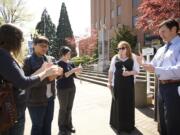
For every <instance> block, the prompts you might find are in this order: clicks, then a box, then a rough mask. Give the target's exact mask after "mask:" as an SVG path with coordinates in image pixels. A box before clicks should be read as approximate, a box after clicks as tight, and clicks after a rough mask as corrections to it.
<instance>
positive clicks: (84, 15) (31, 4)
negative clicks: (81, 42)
mask: <svg viewBox="0 0 180 135" xmlns="http://www.w3.org/2000/svg"><path fill="white" fill-rule="evenodd" d="M26 2H27V3H26V5H27V10H28V12H30V13H31V14H32V15H33V19H32V20H31V21H29V22H28V23H26V24H25V27H26V28H25V29H26V33H28V32H31V31H33V30H34V28H35V26H36V24H37V23H38V22H39V21H40V19H41V14H42V12H43V10H44V9H45V8H46V9H47V11H48V14H49V15H50V17H51V20H52V21H53V23H54V24H55V25H56V27H57V25H58V21H59V17H60V9H61V4H62V2H65V5H66V9H67V12H68V16H69V20H70V23H71V27H72V30H73V33H74V35H75V36H83V35H86V34H87V30H89V29H90V0H26Z"/></svg>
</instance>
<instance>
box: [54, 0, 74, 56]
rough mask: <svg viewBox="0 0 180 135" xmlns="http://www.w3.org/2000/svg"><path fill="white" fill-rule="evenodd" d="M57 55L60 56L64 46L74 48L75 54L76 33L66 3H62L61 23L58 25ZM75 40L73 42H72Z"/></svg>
mask: <svg viewBox="0 0 180 135" xmlns="http://www.w3.org/2000/svg"><path fill="white" fill-rule="evenodd" d="M56 38H57V39H56V46H57V48H56V49H57V50H56V55H57V57H58V54H59V49H60V48H61V47H62V46H68V47H70V48H71V50H72V56H75V55H76V53H75V42H74V35H73V31H72V29H71V24H70V21H69V17H68V13H67V10H66V6H65V3H64V2H63V3H62V6H61V12H60V18H59V24H58V27H57V33H56ZM72 41H73V42H72Z"/></svg>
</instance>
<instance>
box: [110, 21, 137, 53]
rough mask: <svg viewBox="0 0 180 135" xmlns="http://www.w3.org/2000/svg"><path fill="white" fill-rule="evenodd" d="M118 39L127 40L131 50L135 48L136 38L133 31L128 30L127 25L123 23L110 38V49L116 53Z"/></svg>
mask: <svg viewBox="0 0 180 135" xmlns="http://www.w3.org/2000/svg"><path fill="white" fill-rule="evenodd" d="M120 41H127V42H128V43H129V44H130V45H131V48H132V50H134V49H135V47H136V43H137V38H136V36H135V35H133V33H132V32H131V31H130V30H129V28H128V26H125V25H123V26H122V27H120V28H118V30H117V31H115V36H114V37H113V38H112V39H111V42H110V49H111V50H113V53H116V48H117V45H118V43H119V42H120Z"/></svg>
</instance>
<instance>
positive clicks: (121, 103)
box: [108, 41, 139, 134]
mask: <svg viewBox="0 0 180 135" xmlns="http://www.w3.org/2000/svg"><path fill="white" fill-rule="evenodd" d="M117 50H118V54H116V55H115V56H114V57H113V58H112V60H111V65H110V69H109V76H108V87H109V88H110V90H111V91H112V93H113V98H112V105H111V115H110V126H111V127H112V129H113V130H114V131H115V132H116V133H117V134H119V133H120V132H128V133H129V132H131V131H132V130H133V129H134V123H135V122H134V75H136V74H138V72H139V66H138V63H137V61H136V58H135V57H136V56H135V55H134V54H132V52H131V47H130V45H129V43H128V42H126V41H121V42H120V43H119V44H118V48H117Z"/></svg>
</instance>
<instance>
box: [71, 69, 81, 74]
mask: <svg viewBox="0 0 180 135" xmlns="http://www.w3.org/2000/svg"><path fill="white" fill-rule="evenodd" d="M72 70H73V72H74V73H76V74H80V73H81V72H82V68H81V67H77V68H73V69H72Z"/></svg>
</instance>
